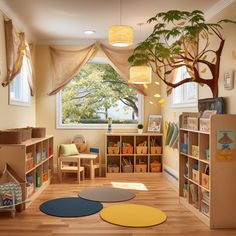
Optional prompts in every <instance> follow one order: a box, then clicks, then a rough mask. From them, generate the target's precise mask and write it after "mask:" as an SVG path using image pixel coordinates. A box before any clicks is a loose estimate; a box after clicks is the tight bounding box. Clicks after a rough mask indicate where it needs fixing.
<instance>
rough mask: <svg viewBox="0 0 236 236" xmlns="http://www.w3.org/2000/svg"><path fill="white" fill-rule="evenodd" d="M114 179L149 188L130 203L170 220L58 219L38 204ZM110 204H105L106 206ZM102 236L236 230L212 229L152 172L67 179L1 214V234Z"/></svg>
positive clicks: (216, 233)
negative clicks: (124, 223)
mask: <svg viewBox="0 0 236 236" xmlns="http://www.w3.org/2000/svg"><path fill="white" fill-rule="evenodd" d="M111 182H122V183H142V184H144V185H145V187H146V188H147V191H144V190H134V191H135V193H136V197H135V198H134V199H133V200H131V201H129V202H130V203H137V204H145V205H149V206H154V207H158V208H160V209H161V210H163V211H164V212H165V213H166V214H167V216H168V219H167V221H166V222H165V223H163V224H161V225H158V226H155V227H149V228H127V227H120V226H115V225H111V224H108V223H106V222H103V221H102V220H101V219H100V217H99V214H95V215H92V216H87V217H82V218H71V219H65V218H56V217H51V216H47V215H45V214H43V213H41V212H40V211H39V205H40V204H41V203H42V202H44V201H46V200H49V199H53V198H58V197H70V196H77V193H78V192H79V191H80V190H82V189H84V188H88V187H97V186H110V185H111ZM109 205H111V204H104V207H106V206H109ZM31 235H32V236H49V235H53V236H72V235H83V236H95V235H96V236H97V235H98V236H103V235H105V236H106V235H111V236H117V235H125V236H141V235H145V236H146V235H147V236H148V235H158V236H161V235H166V236H170V235H180V236H191V235H201V236H208V235H212V236H219V235H222V236H224V235H236V230H209V228H208V227H207V226H205V225H204V224H203V223H202V222H201V221H199V220H198V218H196V217H195V216H194V215H193V214H192V213H191V212H189V211H188V210H187V209H186V208H185V207H184V206H182V205H180V204H179V201H178V194H177V192H176V189H175V188H174V187H173V185H172V184H171V183H170V182H169V181H168V180H167V178H166V177H165V175H164V174H159V175H158V176H153V175H149V176H148V177H143V178H140V177H138V176H136V175H134V176H132V177H129V178H127V177H126V178H125V177H122V178H120V179H118V178H100V179H97V178H96V180H85V181H83V182H82V183H81V184H80V185H78V184H76V183H75V182H74V183H71V179H70V182H68V179H67V180H66V182H64V183H63V184H58V183H54V184H51V185H50V186H49V187H48V188H47V189H46V190H45V191H44V192H43V193H42V194H41V195H40V197H39V198H38V199H37V200H36V201H34V202H33V203H32V204H31V206H30V207H29V208H28V209H27V210H26V211H24V212H21V213H17V215H16V217H15V218H13V219H12V218H11V217H10V216H9V214H4V215H1V216H0V236H31Z"/></svg>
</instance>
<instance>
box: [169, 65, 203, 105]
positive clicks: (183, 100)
mask: <svg viewBox="0 0 236 236" xmlns="http://www.w3.org/2000/svg"><path fill="white" fill-rule="evenodd" d="M180 68H183V67H180ZM181 73H182V72H181ZM183 79H185V78H184V77H182V78H181V79H180V80H178V81H182V80H183ZM189 86H191V87H192V86H194V87H195V88H194V89H196V91H195V93H196V94H195V96H196V98H192V99H191V98H189V97H188V96H187V95H188V91H189V89H191V88H189ZM176 89H178V91H179V92H178V93H179V94H177V90H176ZM192 89H193V87H192ZM177 96H178V97H179V98H180V99H176V97H177ZM198 98H199V87H198V83H195V82H188V83H184V84H182V85H180V86H178V87H177V88H174V89H173V91H172V107H173V108H195V107H197V106H198ZM176 100H180V102H178V103H175V102H174V101H176Z"/></svg>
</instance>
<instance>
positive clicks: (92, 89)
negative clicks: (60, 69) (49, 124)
mask: <svg viewBox="0 0 236 236" xmlns="http://www.w3.org/2000/svg"><path fill="white" fill-rule="evenodd" d="M141 103H142V96H141V95H140V94H139V93H137V91H136V90H135V89H133V88H131V87H129V86H128V84H127V82H126V81H125V80H124V79H122V78H121V77H120V76H119V74H117V73H116V71H115V70H114V69H113V68H112V67H111V66H110V65H109V64H98V63H88V64H86V65H85V66H84V67H83V69H82V70H81V71H80V72H79V73H78V75H77V76H75V77H74V78H73V79H72V80H71V81H70V83H69V84H67V85H66V86H65V87H64V88H63V89H62V90H61V91H60V92H59V93H58V95H57V127H59V128H63V127H65V128H107V121H108V118H109V117H111V118H112V124H113V125H112V127H113V128H122V127H124V128H125V127H126V128H127V126H130V127H136V126H137V123H138V122H141V121H142V119H141V117H142V111H141V109H140V108H141V107H142V105H141Z"/></svg>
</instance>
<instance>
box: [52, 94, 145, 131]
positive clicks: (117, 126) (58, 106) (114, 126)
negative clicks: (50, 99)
mask: <svg viewBox="0 0 236 236" xmlns="http://www.w3.org/2000/svg"><path fill="white" fill-rule="evenodd" d="M137 93H138V92H137ZM138 108H139V112H140V116H139V120H138V124H139V123H142V124H143V121H144V96H143V95H142V94H140V93H138ZM138 124H112V129H113V130H119V129H137V125H138ZM107 127H108V124H62V106H61V90H60V91H59V92H58V93H57V94H56V129H88V130H90V129H101V130H106V129H107Z"/></svg>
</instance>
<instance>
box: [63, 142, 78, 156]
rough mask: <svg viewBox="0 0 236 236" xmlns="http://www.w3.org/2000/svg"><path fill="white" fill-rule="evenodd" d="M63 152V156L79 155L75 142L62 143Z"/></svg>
mask: <svg viewBox="0 0 236 236" xmlns="http://www.w3.org/2000/svg"><path fill="white" fill-rule="evenodd" d="M60 148H61V154H62V155H63V156H73V155H78V154H79V152H78V150H77V148H76V145H75V144H74V143H72V144H61V145H60Z"/></svg>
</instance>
